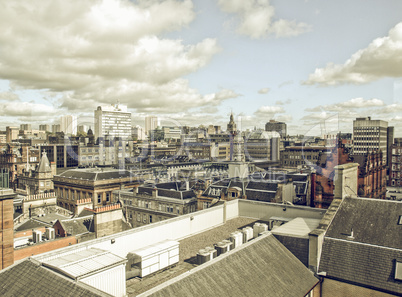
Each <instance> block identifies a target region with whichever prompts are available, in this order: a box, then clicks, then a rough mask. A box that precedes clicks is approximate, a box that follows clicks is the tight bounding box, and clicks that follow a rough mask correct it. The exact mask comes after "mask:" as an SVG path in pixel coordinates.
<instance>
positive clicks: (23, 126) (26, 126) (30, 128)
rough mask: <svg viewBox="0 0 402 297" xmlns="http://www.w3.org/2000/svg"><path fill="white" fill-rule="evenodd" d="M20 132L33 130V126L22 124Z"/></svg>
mask: <svg viewBox="0 0 402 297" xmlns="http://www.w3.org/2000/svg"><path fill="white" fill-rule="evenodd" d="M20 130H32V125H31V124H21V125H20Z"/></svg>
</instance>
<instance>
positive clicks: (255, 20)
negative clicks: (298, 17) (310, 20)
mask: <svg viewBox="0 0 402 297" xmlns="http://www.w3.org/2000/svg"><path fill="white" fill-rule="evenodd" d="M218 4H219V6H220V8H221V9H222V10H223V11H224V12H227V13H231V14H235V15H237V16H238V18H239V19H240V22H239V26H238V28H237V32H238V33H239V34H242V35H246V36H249V37H251V38H253V39H259V38H263V37H265V36H267V35H270V34H273V35H275V36H276V37H287V36H296V35H300V34H302V33H305V32H307V31H309V30H310V29H311V27H310V26H309V25H307V24H305V23H297V22H296V21H289V20H284V19H279V20H274V17H275V8H274V7H273V6H272V5H271V4H270V1H269V0H218Z"/></svg>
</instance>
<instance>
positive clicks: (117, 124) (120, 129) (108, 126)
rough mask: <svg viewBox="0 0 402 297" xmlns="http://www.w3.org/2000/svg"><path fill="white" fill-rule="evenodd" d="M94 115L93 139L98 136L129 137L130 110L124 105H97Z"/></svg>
mask: <svg viewBox="0 0 402 297" xmlns="http://www.w3.org/2000/svg"><path fill="white" fill-rule="evenodd" d="M94 115H95V139H97V138H98V137H105V136H109V137H121V138H123V139H130V138H131V112H129V111H127V106H126V105H121V104H116V105H106V106H98V108H97V109H96V110H95V111H94Z"/></svg>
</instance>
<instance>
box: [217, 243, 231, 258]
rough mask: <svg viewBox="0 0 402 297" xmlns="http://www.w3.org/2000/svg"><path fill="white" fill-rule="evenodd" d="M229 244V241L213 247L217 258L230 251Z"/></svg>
mask: <svg viewBox="0 0 402 297" xmlns="http://www.w3.org/2000/svg"><path fill="white" fill-rule="evenodd" d="M231 244H232V243H231V242H230V241H229V240H226V242H225V241H220V242H218V243H217V244H216V245H215V249H216V251H217V253H218V256H219V255H221V254H225V253H227V252H229V251H230V246H231Z"/></svg>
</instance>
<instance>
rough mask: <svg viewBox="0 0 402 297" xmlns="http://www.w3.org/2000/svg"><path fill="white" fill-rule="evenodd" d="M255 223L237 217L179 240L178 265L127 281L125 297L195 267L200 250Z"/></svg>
mask: <svg viewBox="0 0 402 297" xmlns="http://www.w3.org/2000/svg"><path fill="white" fill-rule="evenodd" d="M256 222H262V221H259V220H257V219H252V218H244V217H238V218H234V219H231V220H228V221H227V222H226V223H225V224H224V225H221V226H218V227H216V228H213V229H210V230H208V231H205V232H202V233H199V234H196V235H193V236H190V237H187V238H185V239H182V240H179V242H180V246H179V263H178V264H177V265H176V266H174V267H172V268H170V269H167V270H164V271H159V272H156V273H155V274H153V275H149V276H146V277H144V278H142V279H139V278H132V279H129V280H127V281H126V290H127V295H128V296H136V295H138V294H141V293H144V292H146V291H148V290H150V289H152V288H154V287H156V286H157V285H159V284H161V283H164V282H166V281H168V280H170V279H172V278H174V277H176V276H178V275H181V274H183V273H185V272H187V271H189V270H191V269H193V268H195V267H197V266H198V265H196V256H197V253H198V251H199V250H200V249H204V248H205V247H207V246H213V245H214V244H216V243H218V242H220V241H222V240H224V239H227V238H229V236H230V233H232V232H234V231H236V230H239V229H243V228H244V227H247V226H253V225H254V223H256Z"/></svg>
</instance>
